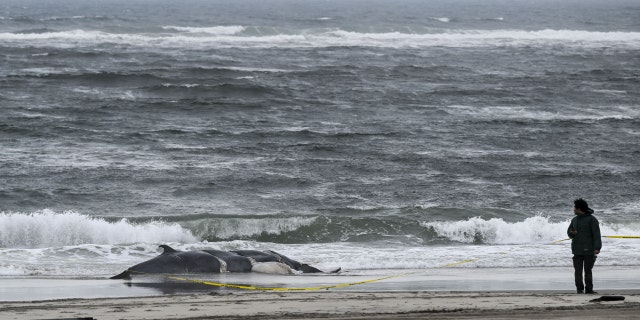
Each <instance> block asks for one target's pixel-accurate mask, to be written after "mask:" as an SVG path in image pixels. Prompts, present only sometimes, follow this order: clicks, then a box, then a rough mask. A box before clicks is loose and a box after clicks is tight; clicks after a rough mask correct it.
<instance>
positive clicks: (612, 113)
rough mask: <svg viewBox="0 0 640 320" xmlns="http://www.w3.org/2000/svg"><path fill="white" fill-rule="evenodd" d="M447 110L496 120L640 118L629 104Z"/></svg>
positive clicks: (466, 107) (457, 108) (453, 108)
mask: <svg viewBox="0 0 640 320" xmlns="http://www.w3.org/2000/svg"><path fill="white" fill-rule="evenodd" d="M446 111H447V112H448V113H450V114H457V115H463V116H465V117H473V118H477V119H487V120H490V119H495V120H519V119H521V120H537V121H552V120H578V121H581V120H606V119H637V118H640V110H637V109H636V108H632V107H628V106H606V107H601V108H599V109H595V108H592V109H589V110H584V109H571V108H565V109H562V110H560V111H558V110H555V111H544V110H532V109H528V108H521V107H501V106H492V107H475V106H460V105H456V106H448V107H447V108H446Z"/></svg>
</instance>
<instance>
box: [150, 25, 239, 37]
mask: <svg viewBox="0 0 640 320" xmlns="http://www.w3.org/2000/svg"><path fill="white" fill-rule="evenodd" d="M162 29H165V30H176V31H181V32H190V33H206V34H211V35H234V34H238V33H241V32H242V31H244V30H245V27H243V26H215V27H178V26H164V27H162Z"/></svg>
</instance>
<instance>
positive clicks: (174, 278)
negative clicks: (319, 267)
mask: <svg viewBox="0 0 640 320" xmlns="http://www.w3.org/2000/svg"><path fill="white" fill-rule="evenodd" d="M407 274H409V273H402V274H395V275H392V276H387V277H382V278H377V279H370V280H364V281H358V282H351V283H340V284H334V285H328V286H318V287H302V288H295V287H294V288H292V287H256V286H249V285H239V284H231V283H218V282H211V281H202V280H192V279H187V278H180V277H174V276H168V277H167V278H169V279H173V280H180V281H189V282H193V283H199V284H206V285H209V286H214V287H225V288H232V289H242V290H257V291H317V290H329V289H337V288H344V287H349V286H355V285H358V284H365V283H371V282H376V281H380V280H385V279H391V278H396V277H401V276H404V275H407Z"/></svg>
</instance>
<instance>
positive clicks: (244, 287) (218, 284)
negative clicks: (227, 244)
mask: <svg viewBox="0 0 640 320" xmlns="http://www.w3.org/2000/svg"><path fill="white" fill-rule="evenodd" d="M477 260H478V259H467V260H463V261H458V262H454V263H449V264H445V265H443V266H440V267H438V268H447V267H453V266H457V265H461V264H464V263H469V262H474V261H477ZM130 272H133V273H141V274H147V273H145V272H140V271H130ZM413 273H416V272H406V273H399V274H394V275H390V276H386V277H381V278H376V279H369V280H363V281H357V282H349V283H339V284H334V285H326V286H317V287H256V286H250V285H241V284H232V283H221V282H212V281H204V280H197V279H188V278H183V277H176V276H172V275H167V274H164V276H165V277H166V278H167V279H172V280H177V281H187V282H191V283H198V284H204V285H208V286H214V287H224V288H231V289H242V290H254V291H318V290H329V289H338V288H344V287H350V286H355V285H359V284H367V283H372V282H378V281H382V280H386V279H392V278H397V277H402V276H406V275H409V274H413Z"/></svg>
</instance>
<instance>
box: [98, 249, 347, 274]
mask: <svg viewBox="0 0 640 320" xmlns="http://www.w3.org/2000/svg"><path fill="white" fill-rule="evenodd" d="M160 248H162V249H163V250H164V251H163V252H162V254H160V255H159V256H157V257H155V258H153V259H150V260H147V261H145V262H141V263H138V264H136V265H134V266H132V267H131V268H129V269H127V270H125V271H124V272H122V273H120V274H118V275H115V276H113V277H111V278H110V279H131V275H132V274H158V273H164V274H188V273H220V272H221V267H222V263H221V262H220V261H223V262H224V264H226V271H228V272H250V271H251V268H252V266H253V262H252V261H251V260H254V261H255V262H282V263H284V264H286V265H288V266H289V267H290V268H292V269H294V270H297V271H302V272H303V273H321V272H323V271H321V270H319V269H317V268H314V267H312V266H310V265H308V264H304V263H300V262H298V261H295V260H293V259H290V258H288V257H286V256H284V255H281V254H279V253H277V252H275V251H264V252H263V251H257V250H237V251H222V250H214V249H205V250H194V251H178V250H175V249H173V248H171V247H169V246H167V245H161V246H160ZM339 270H340V269H337V270H334V271H332V272H338V271H339Z"/></svg>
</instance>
